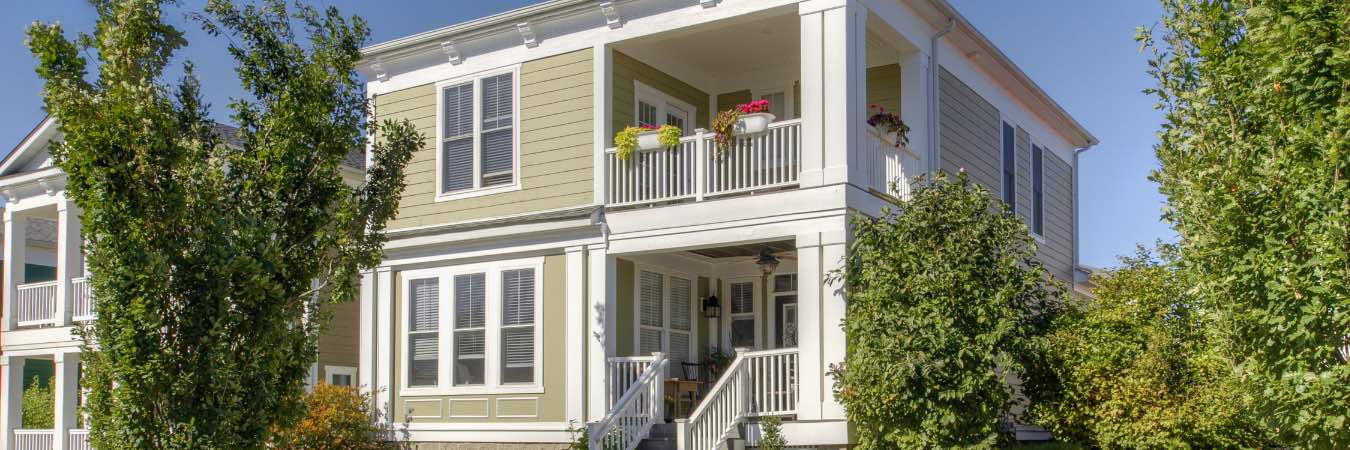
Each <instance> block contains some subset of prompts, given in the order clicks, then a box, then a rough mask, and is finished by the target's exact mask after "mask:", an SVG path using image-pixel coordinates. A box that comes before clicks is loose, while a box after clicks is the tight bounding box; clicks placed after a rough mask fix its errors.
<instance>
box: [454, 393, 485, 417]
mask: <svg viewBox="0 0 1350 450" xmlns="http://www.w3.org/2000/svg"><path fill="white" fill-rule="evenodd" d="M455 402H464V403H469V402H482V403H483V415H481V416H478V415H455ZM491 405H492V403H490V401H489V400H488V399H487V398H486V397H484V398H452V399H448V400H447V402H446V410H445V417H448V418H452V419H486V418H488V417H491V416H492V411H490V410H489V407H490V406H491Z"/></svg>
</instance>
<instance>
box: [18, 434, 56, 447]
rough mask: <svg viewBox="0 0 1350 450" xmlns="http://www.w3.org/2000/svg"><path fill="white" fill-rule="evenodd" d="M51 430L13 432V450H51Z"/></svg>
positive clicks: (52, 441)
mask: <svg viewBox="0 0 1350 450" xmlns="http://www.w3.org/2000/svg"><path fill="white" fill-rule="evenodd" d="M53 434H54V432H53V431H52V430H14V450H53V449H52V445H53V444H54V441H55V439H54V437H55V436H53Z"/></svg>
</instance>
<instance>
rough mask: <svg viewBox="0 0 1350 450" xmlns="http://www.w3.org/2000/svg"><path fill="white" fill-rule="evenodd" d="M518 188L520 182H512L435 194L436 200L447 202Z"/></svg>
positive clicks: (517, 189)
mask: <svg viewBox="0 0 1350 450" xmlns="http://www.w3.org/2000/svg"><path fill="white" fill-rule="evenodd" d="M519 190H520V183H519V182H516V183H512V184H507V185H502V186H493V187H490V188H481V189H471V190H466V191H455V192H448V193H444V194H436V201H438V202H448V201H453V200H463V199H466V198H473V197H481V196H484V195H492V194H501V193H504V192H513V191H519Z"/></svg>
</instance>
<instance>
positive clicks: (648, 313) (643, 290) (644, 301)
mask: <svg viewBox="0 0 1350 450" xmlns="http://www.w3.org/2000/svg"><path fill="white" fill-rule="evenodd" d="M638 304H639V307H638V308H639V311H638V314H639V319H640V323H641V328H642V330H641V332H640V334H639V336H638V339H639V342H638V350H639V351H640V353H639V354H641V355H648V354H651V352H659V351H664V350H665V349H664V348H663V347H664V346H663V345H662V344H663V341H664V339H663V334H664V331H665V330H664V328H665V326H666V320H665V310H666V303H665V278H664V276H662V275H661V274H659V273H656V272H649V271H646V270H644V271H642V273H641V274H640V275H639V278H638Z"/></svg>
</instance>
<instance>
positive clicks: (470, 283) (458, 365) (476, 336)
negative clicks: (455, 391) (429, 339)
mask: <svg viewBox="0 0 1350 450" xmlns="http://www.w3.org/2000/svg"><path fill="white" fill-rule="evenodd" d="M485 281H486V275H485V274H481V273H475V274H468V275H457V276H455V320H454V327H455V330H454V341H455V344H454V345H455V346H454V353H455V355H454V359H455V367H454V372H453V374H454V384H455V385H456V386H471V385H481V384H484V382H485V381H486V379H487V376H486V370H485V369H486V356H487V351H486V350H487V342H486V336H485V331H486V330H485V329H484V325H486V312H487V308H486V306H487V305H486V304H487V298H486V295H485V294H486V289H487V286H486V282H485Z"/></svg>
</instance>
